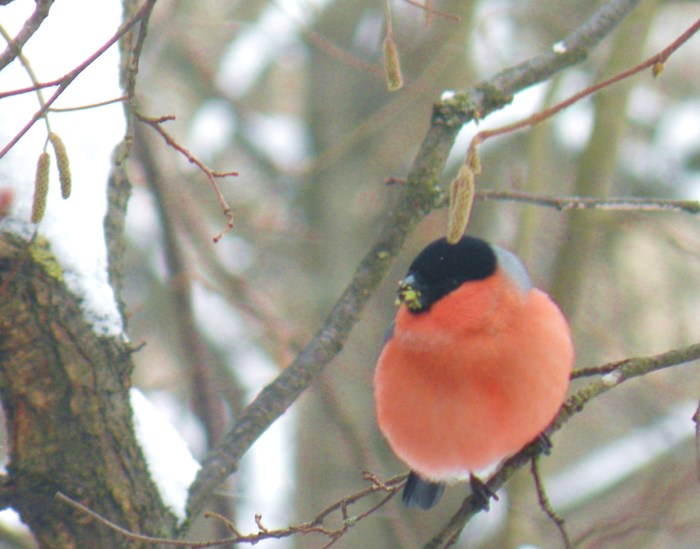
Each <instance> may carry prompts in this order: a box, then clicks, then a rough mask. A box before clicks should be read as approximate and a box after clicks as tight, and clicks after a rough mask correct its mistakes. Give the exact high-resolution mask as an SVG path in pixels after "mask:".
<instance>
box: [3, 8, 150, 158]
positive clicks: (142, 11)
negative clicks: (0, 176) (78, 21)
mask: <svg viewBox="0 0 700 549" xmlns="http://www.w3.org/2000/svg"><path fill="white" fill-rule="evenodd" d="M153 2H154V0H148V1H147V2H145V3H144V5H143V6H141V8H139V10H138V11H137V12H136V13H135V14H134V16H133V17H132V18H131V19H130V20H129V21H127V22H126V23H125V24H124V25H122V26H121V27H120V29H119V30H118V31H117V32H116V33H115V34H114V36H112V37H111V38H110V39H109V40H107V42H105V44H104V45H102V46H101V47H100V48H99V49H98V50H97V51H96V52H95V53H93V54H92V55H91V56H90V57H88V58H87V59H86V60H85V61H83V62H82V63H81V64H80V65H78V66H77V67H75V68H74V69H73V70H72V71H70V72H69V73H67V74H65V75H64V76H63V77H62V78H61V79H60V82H59V83H58V89H57V90H56V91H55V92H54V93H53V95H52V96H51V97H49V98H48V99H47V100H46V104H45V105H44V106H43V107H41V108H40V109H39V110H38V111H37V112H35V113H34V115H33V116H32V118H31V119H30V120H29V122H27V123H26V124H25V125H24V127H23V128H22V129H21V130H20V131H19V132H18V133H17V134H16V135H15V136H14V137H13V138H12V139H11V140H10V142H9V143H7V145H5V146H4V147H3V149H2V150H0V158H2V157H3V156H5V155H6V154H7V153H8V151H9V150H10V149H11V148H12V147H14V146H15V145H16V144H17V142H18V141H19V140H20V139H22V137H24V135H25V134H26V133H27V132H28V131H29V129H30V128H31V127H32V126H33V125H34V124H35V123H36V121H37V120H39V119H40V118H41V117H42V116H44V114H45V113H46V111H47V110H48V109H49V108H50V107H51V105H53V104H54V102H55V101H56V99H58V98H59V96H60V95H61V94H62V93H63V92H64V91H65V90H66V88H68V86H70V84H71V83H72V82H73V80H75V79H76V78H77V77H78V76H79V75H80V73H82V72H83V71H84V70H85V69H86V68H88V67H89V66H90V65H91V64H92V63H94V62H95V61H96V60H97V59H98V58H99V57H100V56H101V55H102V54H103V53H105V52H106V51H107V50H108V49H109V48H111V47H112V46H113V45H114V44H115V43H116V42H117V41H118V40H119V39H120V38H121V37H122V36H123V35H124V34H126V33H127V32H129V30H130V29H131V28H132V27H133V26H134V25H136V24H137V23H138V22H139V21H141V19H142V18H143V17H145V16H146V15H147V14H148V13H150V10H151V9H152V7H153V6H152V4H153ZM35 89H37V86H34V87H33V88H32V90H35Z"/></svg>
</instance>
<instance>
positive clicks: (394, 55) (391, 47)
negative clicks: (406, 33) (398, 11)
mask: <svg viewBox="0 0 700 549" xmlns="http://www.w3.org/2000/svg"><path fill="white" fill-rule="evenodd" d="M384 76H385V78H386V87H387V89H388V90H389V91H396V90H400V89H401V87H402V86H403V76H402V75H401V63H400V62H399V50H398V49H397V48H396V43H395V42H394V40H393V39H392V38H391V36H387V37H386V38H385V39H384Z"/></svg>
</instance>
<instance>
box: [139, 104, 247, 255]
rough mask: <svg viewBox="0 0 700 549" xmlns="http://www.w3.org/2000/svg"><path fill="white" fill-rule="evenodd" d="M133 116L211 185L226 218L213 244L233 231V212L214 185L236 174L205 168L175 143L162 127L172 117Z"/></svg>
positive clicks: (172, 117) (186, 150)
mask: <svg viewBox="0 0 700 549" xmlns="http://www.w3.org/2000/svg"><path fill="white" fill-rule="evenodd" d="M134 114H135V116H136V118H137V119H138V120H140V121H141V122H143V123H144V124H147V125H148V126H150V127H151V128H153V129H154V130H156V131H157V132H158V133H159V134H160V136H161V137H162V138H163V139H164V140H165V142H166V143H167V144H168V145H170V146H171V147H172V148H173V149H175V150H176V151H178V152H179V153H180V154H182V155H183V156H184V157H185V158H187V160H189V161H190V162H191V163H192V164H194V165H195V166H197V167H198V168H199V169H200V170H201V172H202V173H203V174H204V175H205V176H206V177H207V180H208V181H209V184H210V185H211V188H212V190H213V191H214V194H215V195H216V199H217V200H218V201H219V205H220V206H221V209H222V210H223V213H224V215H225V216H226V227H224V229H223V230H222V231H221V232H219V234H217V235H216V236H215V237H214V239H213V240H214V242H215V243H216V242H218V241H219V240H221V237H223V236H224V235H225V234H226V233H227V232H229V231H230V230H231V229H233V210H231V208H230V206H229V205H228V202H226V198H225V197H224V195H223V194H222V192H221V189H219V185H218V184H217V183H216V178H218V177H233V176H237V175H238V172H216V171H214V170H212V169H211V168H209V166H207V165H206V164H205V163H204V162H202V161H201V160H200V159H199V158H197V157H196V156H195V155H194V154H192V152H190V151H189V150H188V149H186V148H185V147H183V146H182V145H180V144H179V143H178V142H177V141H175V139H174V138H173V137H172V136H171V135H170V134H169V133H168V132H166V131H165V130H164V129H163V126H162V124H163V123H164V122H169V121H170V120H174V119H175V117H174V116H172V115H167V116H161V117H159V118H151V117H148V116H144V115H142V114H140V113H138V112H137V113H134Z"/></svg>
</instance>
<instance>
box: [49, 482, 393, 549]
mask: <svg viewBox="0 0 700 549" xmlns="http://www.w3.org/2000/svg"><path fill="white" fill-rule="evenodd" d="M364 477H365V480H368V481H370V482H371V485H370V486H368V487H367V488H364V489H362V490H360V491H358V492H355V493H354V494H351V495H349V496H346V497H344V498H343V499H341V500H340V501H338V502H336V503H334V504H332V505H330V506H328V507H327V508H326V509H324V510H323V511H321V512H320V513H319V514H318V515H316V517H314V519H312V520H311V521H309V522H305V523H302V524H299V525H294V526H289V527H287V528H279V529H270V528H268V527H266V526H265V525H264V524H263V519H262V515H260V514H256V515H255V524H256V526H257V527H258V531H257V532H255V533H253V534H246V535H244V534H241V533H240V532H239V531H238V529H237V528H236V527H235V525H234V524H233V523H232V522H231V521H230V520H228V519H227V518H226V517H224V516H222V515H221V514H219V513H212V512H207V513H205V516H206V517H209V518H215V519H217V520H220V521H222V522H223V524H224V525H225V526H226V527H227V528H228V529H229V530H230V531H231V533H232V534H233V536H231V537H228V538H223V539H217V540H209V541H185V540H177V539H168V538H159V537H154V536H147V535H143V534H139V533H135V532H131V531H129V530H127V529H126V528H123V527H121V526H119V525H118V524H116V523H114V522H112V521H111V520H109V519H107V518H105V517H103V516H102V515H100V514H99V513H96V512H95V511H93V510H92V509H90V508H89V507H87V506H85V505H83V504H82V503H80V502H78V501H76V500H74V499H73V498H71V497H69V496H67V495H65V494H63V493H61V492H57V493H56V499H59V500H61V501H63V502H64V503H67V504H68V505H70V506H71V507H73V508H75V509H77V510H79V511H81V512H82V513H85V514H87V515H89V516H90V517H92V518H94V519H95V520H96V521H98V522H99V523H100V524H104V525H105V526H106V527H108V528H110V529H112V530H114V531H115V532H118V533H119V534H121V535H122V536H124V538H125V539H127V540H131V541H139V542H142V543H152V544H162V545H169V546H173V547H214V546H218V545H225V544H236V543H249V544H250V545H255V544H257V543H259V542H260V541H263V540H266V539H283V538H288V537H291V536H294V535H308V534H320V535H323V536H326V537H327V538H328V539H329V541H328V543H327V544H326V545H324V547H330V546H331V545H333V544H334V543H335V542H336V541H338V540H339V539H340V538H341V537H343V536H344V535H345V534H346V533H347V532H348V531H349V530H350V529H351V528H353V527H354V526H356V525H357V524H359V523H360V522H361V521H363V520H364V519H366V518H367V517H369V516H371V515H373V514H374V513H375V512H376V511H377V510H378V509H380V508H381V507H383V506H384V505H386V504H387V503H388V502H389V501H390V500H391V499H392V498H393V497H394V496H395V495H396V494H397V493H398V491H399V490H400V489H401V487H402V486H403V482H404V481H405V480H406V475H398V476H395V477H392V478H390V479H388V480H387V481H385V482H381V481H379V480H378V479H377V478H376V477H375V476H374V475H371V474H369V473H365V475H364ZM379 492H381V493H385V494H386V495H385V496H384V497H383V498H382V499H381V500H380V501H379V502H378V503H376V504H374V505H372V506H370V507H369V508H368V509H366V510H365V511H363V512H361V513H359V514H358V515H356V516H354V517H350V516H349V515H348V513H347V509H348V508H349V507H350V505H352V504H354V503H356V502H358V501H360V500H362V499H365V498H366V497H368V496H370V495H372V494H375V493H379ZM334 512H340V513H341V518H342V520H341V525H340V526H339V527H338V528H336V529H329V528H326V527H324V526H323V521H324V520H325V519H326V518H328V516H329V515H330V514H332V513H334Z"/></svg>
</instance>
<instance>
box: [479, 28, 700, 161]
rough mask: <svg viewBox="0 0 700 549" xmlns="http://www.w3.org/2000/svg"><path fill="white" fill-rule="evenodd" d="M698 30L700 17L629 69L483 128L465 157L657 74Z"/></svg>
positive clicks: (564, 45)
mask: <svg viewBox="0 0 700 549" xmlns="http://www.w3.org/2000/svg"><path fill="white" fill-rule="evenodd" d="M698 30H700V19H698V20H697V21H695V23H693V24H692V25H691V26H690V28H688V30H686V31H685V32H684V33H683V34H681V35H680V36H679V37H678V38H676V39H675V40H674V41H673V42H672V43H671V44H669V45H668V46H667V47H665V48H664V49H663V50H661V51H660V52H659V53H657V54H655V55H652V56H651V57H650V58H649V59H647V60H646V61H642V62H641V63H640V64H638V65H636V66H634V67H632V68H631V69H627V70H625V71H622V72H620V73H618V74H616V75H614V76H612V77H610V78H607V79H605V80H603V81H602V82H598V83H596V84H593V85H592V86H589V87H587V88H585V89H584V90H581V91H579V92H578V93H575V94H574V95H572V96H571V97H569V98H567V99H565V100H564V101H561V102H560V103H557V104H556V105H553V106H551V107H549V108H547V109H543V110H541V111H539V112H536V113H535V114H533V115H532V116H528V117H527V118H524V119H523V120H519V121H517V122H513V123H512V124H507V125H505V126H501V127H500V128H494V129H492V130H485V131H482V132H479V133H477V134H476V135H475V136H474V137H473V138H472V140H471V142H470V143H469V149H468V152H467V158H469V156H470V155H472V154H475V150H476V147H477V146H479V145H480V144H482V143H483V142H484V141H486V140H487V139H490V138H492V137H496V136H498V135H503V134H506V133H511V132H514V131H517V130H520V129H523V128H527V127H531V126H534V125H536V124H539V123H540V122H543V121H544V120H547V119H548V118H551V117H552V116H554V115H555V114H558V113H559V112H561V111H562V110H564V109H565V108H567V107H570V106H571V105H573V104H574V103H577V102H579V101H580V100H581V99H583V98H585V97H588V96H589V95H592V94H594V93H596V92H598V91H600V90H602V89H603V88H607V87H609V86H612V85H613V84H616V83H617V82H621V81H622V80H626V79H627V78H629V77H630V76H633V75H635V74H637V73H639V72H642V71H644V70H646V69H649V68H653V69H654V71H655V72H654V74H655V75H656V74H658V71H659V69H658V67H659V66H663V64H664V63H665V62H666V61H667V60H668V58H669V57H670V56H671V55H672V54H673V53H674V52H675V51H676V50H678V48H680V47H681V46H682V45H683V44H685V43H686V42H687V41H688V40H690V38H691V37H692V36H693V35H694V34H695V33H696V32H698ZM561 47H562V48H563V49H564V51H565V49H566V44H563V45H562V46H561Z"/></svg>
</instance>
